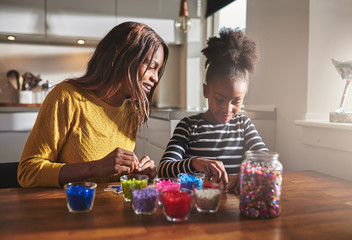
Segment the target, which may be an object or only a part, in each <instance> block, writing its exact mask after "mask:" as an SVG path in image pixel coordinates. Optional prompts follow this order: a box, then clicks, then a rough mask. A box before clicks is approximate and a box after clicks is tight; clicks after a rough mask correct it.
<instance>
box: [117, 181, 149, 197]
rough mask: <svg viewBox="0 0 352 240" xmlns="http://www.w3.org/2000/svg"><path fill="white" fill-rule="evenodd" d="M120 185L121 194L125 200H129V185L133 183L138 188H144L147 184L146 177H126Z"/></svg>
mask: <svg viewBox="0 0 352 240" xmlns="http://www.w3.org/2000/svg"><path fill="white" fill-rule="evenodd" d="M121 185H122V190H123V195H124V197H125V200H126V201H128V200H130V201H131V199H132V198H131V192H130V187H131V186H132V185H134V186H136V187H137V188H138V189H142V188H145V187H146V186H147V179H143V180H137V179H135V178H132V179H128V180H122V181H121Z"/></svg>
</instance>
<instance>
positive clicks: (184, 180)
mask: <svg viewBox="0 0 352 240" xmlns="http://www.w3.org/2000/svg"><path fill="white" fill-rule="evenodd" d="M179 178H180V180H181V189H189V190H193V186H194V187H195V188H198V189H199V188H202V186H203V179H204V175H202V176H196V175H193V174H184V173H183V174H180V175H179Z"/></svg>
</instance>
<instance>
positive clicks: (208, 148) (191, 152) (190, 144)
mask: <svg viewBox="0 0 352 240" xmlns="http://www.w3.org/2000/svg"><path fill="white" fill-rule="evenodd" d="M247 150H268V149H267V147H266V146H265V144H264V143H263V141H262V139H261V137H260V136H259V134H258V132H257V130H256V128H255V126H254V124H253V123H252V121H251V120H250V119H249V118H248V117H246V116H244V115H236V116H235V117H233V118H232V119H231V120H230V121H229V122H227V123H225V124H223V123H218V124H213V123H210V122H208V121H206V120H204V119H203V118H202V114H197V115H193V116H190V117H185V118H183V119H182V120H181V121H180V122H179V123H178V124H177V126H176V128H175V131H174V134H173V136H172V138H171V139H170V142H169V144H168V146H167V148H166V150H165V153H164V155H163V157H162V159H161V161H160V164H159V167H158V176H159V177H177V174H178V173H182V172H191V173H192V172H195V169H194V168H193V167H192V166H191V160H192V158H194V157H202V158H207V159H211V160H219V161H222V162H223V164H224V167H225V169H226V172H227V173H228V174H236V173H238V172H239V171H240V165H241V163H242V161H243V159H244V153H245V152H246V151H247Z"/></svg>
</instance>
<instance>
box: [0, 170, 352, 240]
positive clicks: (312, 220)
mask: <svg viewBox="0 0 352 240" xmlns="http://www.w3.org/2000/svg"><path fill="white" fill-rule="evenodd" d="M105 186H106V184H105V185H104V184H102V185H99V186H98V189H97V195H96V199H95V204H94V208H93V211H92V212H90V213H85V214H72V213H69V212H68V210H67V207H66V200H65V194H64V191H63V190H62V189H55V188H44V189H43V188H42V189H41V188H37V189H15V188H14V189H1V190H0V239H21V240H25V239H36V240H41V239H50V240H53V239H60V240H62V239H128V240H132V239H138V240H141V239H155V240H157V239H167V240H169V239H212V240H214V239H215V240H220V239H242V240H243V239H256V240H257V239H270V240H271V239H272V240H278V239H313V240H314V239H319V240H320V239H329V240H331V239H333V240H343V239H352V183H351V182H347V181H344V180H340V179H337V178H334V177H330V176H327V175H324V174H321V173H317V172H311V171H307V172H285V173H284V175H283V193H282V212H281V215H280V216H279V217H277V218H274V219H265V220H257V219H250V218H247V217H245V216H242V215H241V214H240V211H239V207H238V206H239V200H238V198H237V197H236V196H234V195H233V194H227V193H224V194H223V196H222V200H221V206H220V209H219V211H218V212H217V213H215V214H205V213H202V214H201V213H198V212H197V211H196V209H195V207H194V206H193V208H192V212H191V215H190V219H189V220H188V221H187V222H184V223H172V222H168V221H167V220H166V219H165V217H164V215H163V212H162V209H161V208H158V210H157V212H156V213H155V214H154V215H152V216H139V215H135V214H134V213H133V210H132V208H131V205H130V204H127V203H125V202H124V200H123V196H122V194H119V195H117V194H115V193H112V192H104V187H105Z"/></svg>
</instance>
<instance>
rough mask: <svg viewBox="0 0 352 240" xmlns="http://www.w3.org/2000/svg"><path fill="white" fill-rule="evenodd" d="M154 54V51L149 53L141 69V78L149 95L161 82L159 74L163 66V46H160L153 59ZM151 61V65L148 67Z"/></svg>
mask: <svg viewBox="0 0 352 240" xmlns="http://www.w3.org/2000/svg"><path fill="white" fill-rule="evenodd" d="M152 54H153V53H152V51H150V52H149V53H148V55H147V58H146V60H145V62H144V63H143V64H142V65H141V68H140V69H139V76H140V77H141V78H142V84H143V89H144V91H145V93H146V94H147V95H148V94H149V93H150V90H151V89H152V88H153V87H154V85H155V84H156V83H157V82H158V81H159V76H158V73H159V70H160V68H161V67H162V65H163V61H164V49H163V48H162V46H160V47H159V48H158V50H157V51H156V52H155V54H154V56H153V59H152ZM150 61H151V63H150V66H149V67H148V64H149V62H150ZM143 74H144V75H143Z"/></svg>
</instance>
